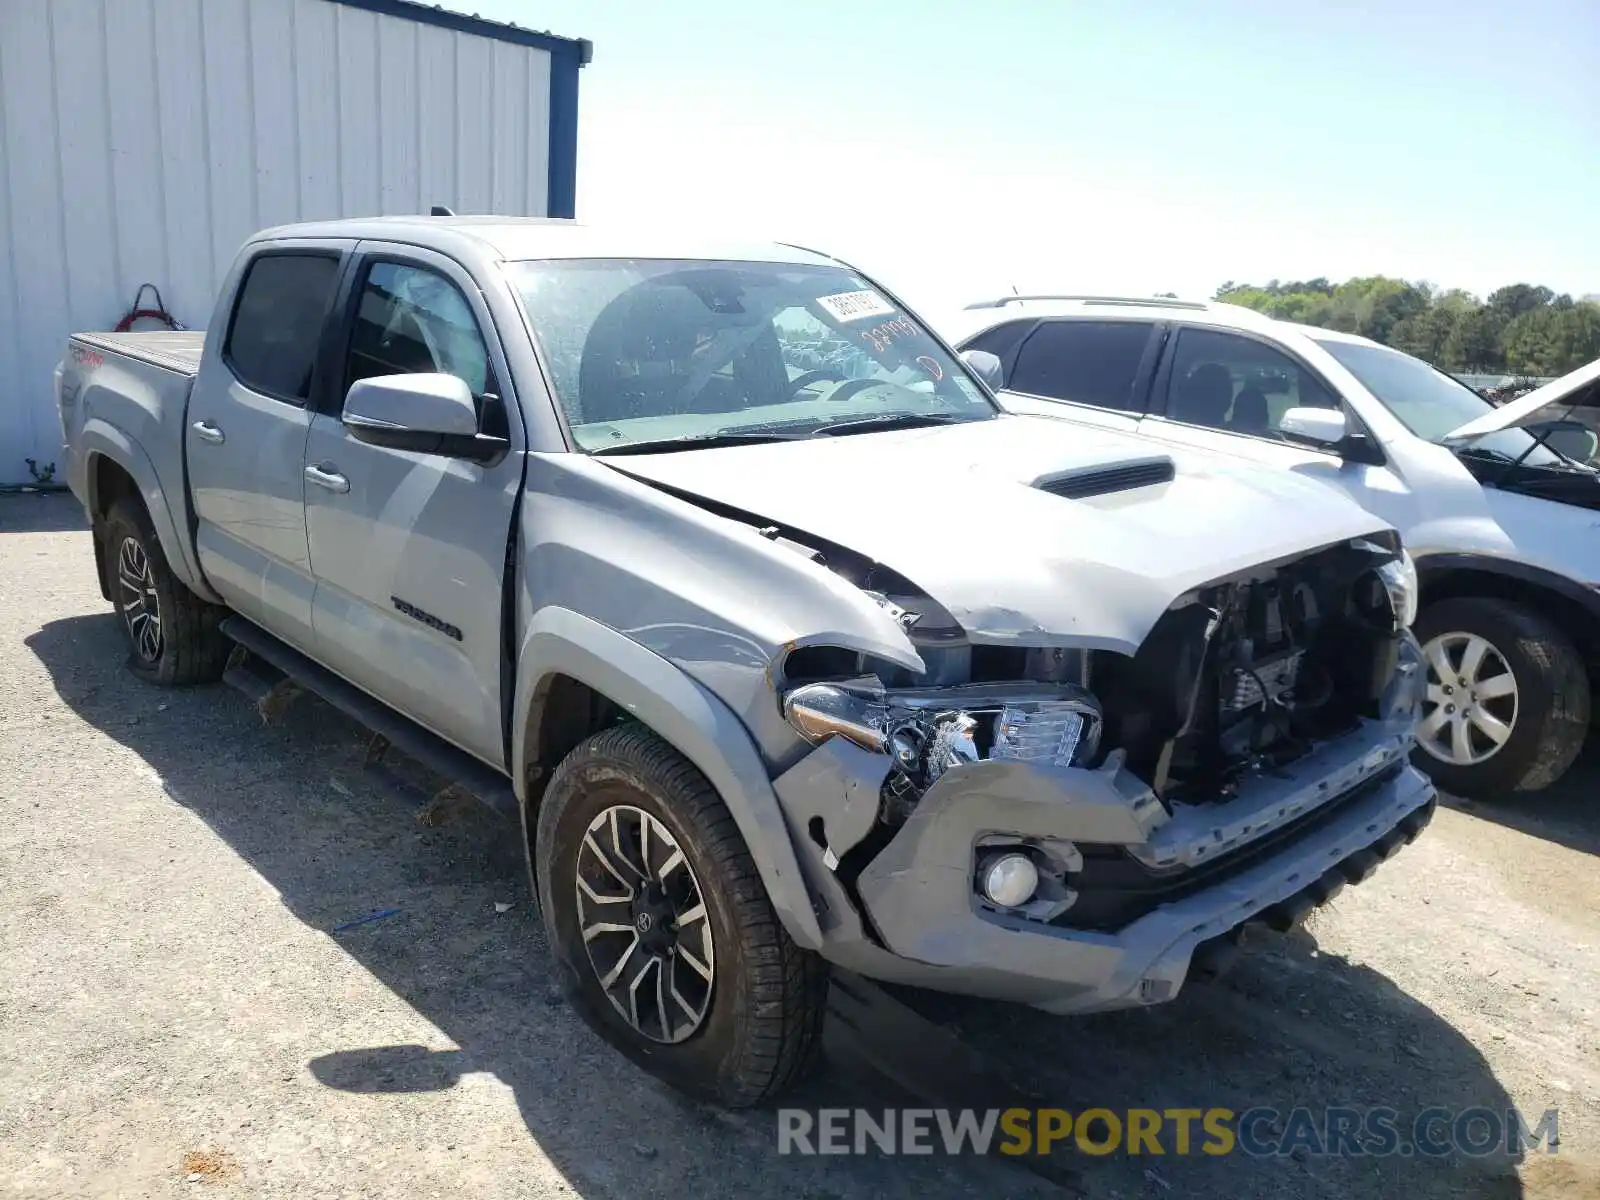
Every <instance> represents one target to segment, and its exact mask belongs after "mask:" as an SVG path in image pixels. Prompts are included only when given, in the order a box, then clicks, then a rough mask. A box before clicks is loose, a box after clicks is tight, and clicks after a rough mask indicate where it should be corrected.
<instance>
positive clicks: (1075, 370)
mask: <svg viewBox="0 0 1600 1200" xmlns="http://www.w3.org/2000/svg"><path fill="white" fill-rule="evenodd" d="M1162 328H1163V327H1162V326H1161V325H1160V324H1159V323H1157V322H1152V321H1118V320H1104V321H1101V320H1093V321H1082V320H1052V319H1049V318H1046V319H1044V320H1042V321H1040V322H1039V323H1038V324H1037V325H1036V326H1035V327H1034V329H1033V330H1032V332H1030V333H1029V334H1028V335H1027V336H1026V337H1025V338H1024V339H1023V340H1022V341H1021V343H1020V344H1019V345H1017V346H1016V348H1015V350H1014V351H1012V352H1011V353H1010V354H1008V355H1003V356H1001V361H1002V365H1003V366H1004V369H1005V375H1004V378H1005V391H1006V393H1007V395H1006V396H1005V398H1004V403H1005V406H1006V407H1007V408H1008V409H1010V410H1012V411H1013V412H1032V413H1041V414H1043V415H1046V416H1052V417H1061V418H1066V419H1068V420H1072V421H1077V422H1081V423H1082V424H1085V425H1096V426H1099V427H1100V428H1102V429H1114V430H1116V431H1117V432H1119V433H1133V432H1134V431H1135V430H1136V429H1137V428H1138V424H1139V417H1140V414H1141V413H1142V412H1143V409H1144V402H1145V396H1146V394H1147V391H1148V387H1147V384H1148V380H1149V376H1150V371H1151V370H1152V368H1153V365H1154V363H1155V358H1156V351H1157V349H1158V345H1159V335H1160V333H1161V331H1162ZM985 336H986V337H993V336H994V331H990V334H989V335H985ZM968 348H969V349H984V348H985V346H984V345H983V344H982V343H981V342H980V341H979V340H978V339H974V340H973V341H972V342H970V343H969V344H968Z"/></svg>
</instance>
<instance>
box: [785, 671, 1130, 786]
mask: <svg viewBox="0 0 1600 1200" xmlns="http://www.w3.org/2000/svg"><path fill="white" fill-rule="evenodd" d="M783 713H784V716H785V717H787V718H788V720H789V723H790V724H791V725H793V726H794V727H795V729H796V730H798V731H799V732H800V734H801V736H802V737H804V738H805V739H806V740H807V741H810V742H822V741H825V740H827V739H828V738H829V737H831V736H833V735H835V734H837V735H839V736H840V737H846V738H849V739H850V740H851V741H852V742H855V743H856V744H857V745H858V746H862V747H864V748H866V749H868V750H875V751H878V752H881V753H885V754H888V755H890V756H891V757H892V758H893V759H894V762H895V766H896V767H897V768H898V769H899V770H900V771H902V772H903V773H904V774H905V775H906V776H907V777H909V778H910V779H911V780H912V781H913V782H915V783H917V784H919V785H921V786H923V787H926V786H928V785H929V784H932V783H933V782H934V781H935V780H937V779H938V778H939V777H940V776H941V775H943V774H944V773H945V772H946V771H948V770H950V769H951V768H952V767H957V766H960V765H961V764H963V763H969V762H979V761H982V760H985V759H1010V760H1014V761H1018V762H1035V763H1044V764H1048V765H1051V766H1058V767H1068V766H1081V765H1083V764H1085V763H1088V762H1089V761H1090V760H1092V759H1093V757H1094V754H1095V751H1096V750H1097V749H1098V747H1099V743H1100V727H1101V723H1102V718H1101V712H1100V705H1099V702H1098V701H1096V700H1095V698H1094V697H1093V696H1092V695H1090V694H1089V693H1088V692H1087V691H1085V690H1084V689H1083V688H1080V687H1076V686H1074V685H1072V684H1058V683H1051V684H1040V683H1015V684H963V685H961V686H958V687H944V688H927V689H914V688H911V689H896V690H894V691H888V690H886V689H885V688H884V687H883V685H882V684H881V683H880V682H879V681H878V680H877V679H876V678H873V677H870V676H869V677H866V678H863V679H856V680H848V681H845V682H841V683H808V684H805V685H804V686H802V687H797V688H795V689H794V690H793V691H791V692H789V693H787V694H786V695H785V696H784V698H783Z"/></svg>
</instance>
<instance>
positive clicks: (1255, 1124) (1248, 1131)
mask: <svg viewBox="0 0 1600 1200" xmlns="http://www.w3.org/2000/svg"><path fill="white" fill-rule="evenodd" d="M1560 1144H1561V1137H1560V1132H1559V1113H1558V1111H1557V1110H1556V1109H1553V1108H1551V1109H1546V1110H1545V1111H1544V1112H1543V1113H1541V1114H1540V1116H1539V1119H1538V1120H1537V1121H1536V1122H1533V1123H1529V1122H1528V1121H1527V1120H1526V1119H1525V1118H1524V1117H1523V1116H1522V1114H1521V1113H1520V1112H1518V1111H1517V1110H1516V1109H1514V1108H1511V1109H1504V1110H1500V1109H1492V1108H1483V1107H1478V1108H1464V1109H1450V1108H1442V1107H1434V1108H1425V1109H1422V1110H1421V1111H1420V1112H1418V1113H1416V1114H1415V1115H1414V1116H1411V1117H1408V1118H1405V1117H1402V1116H1401V1114H1400V1113H1399V1111H1398V1110H1396V1109H1393V1108H1383V1107H1376V1108H1353V1107H1329V1108H1319V1109H1313V1108H1293V1109H1287V1110H1280V1109H1275V1108H1266V1107H1259V1108H1250V1109H1246V1110H1244V1111H1243V1112H1236V1111H1235V1110H1233V1109H1231V1108H1165V1109H1157V1108H1130V1109H1119V1110H1113V1109H1109V1108H1088V1109H1082V1110H1080V1111H1077V1112H1074V1111H1072V1110H1070V1109H1064V1108H1007V1109H993V1108H991V1109H970V1108H965V1109H951V1108H901V1109H892V1108H891V1109H877V1110H869V1109H852V1108H823V1109H817V1110H814V1111H813V1110H811V1109H802V1108H783V1109H779V1110H778V1153H779V1154H829V1155H833V1154H838V1155H847V1154H868V1153H878V1154H939V1153H943V1154H948V1155H958V1154H995V1153H998V1154H1010V1155H1029V1154H1049V1153H1051V1152H1052V1151H1053V1150H1058V1149H1059V1150H1075V1151H1077V1152H1079V1153H1083V1154H1093V1155H1103V1154H1115V1153H1118V1152H1121V1153H1124V1154H1130V1155H1133V1154H1143V1155H1165V1154H1174V1155H1189V1154H1208V1155H1226V1154H1246V1155H1249V1156H1251V1157H1253V1158H1266V1157H1272V1156H1278V1155H1289V1154H1295V1153H1296V1152H1300V1153H1303V1154H1313V1155H1318V1156H1323V1155H1326V1156H1333V1157H1349V1158H1354V1157H1387V1156H1390V1155H1398V1156H1400V1157H1402V1158H1410V1157H1412V1156H1413V1155H1420V1156H1424V1157H1430V1158H1438V1157H1443V1156H1445V1155H1449V1154H1465V1155H1468V1156H1471V1157H1484V1156H1487V1155H1490V1154H1496V1153H1506V1154H1520V1153H1522V1152H1524V1151H1529V1150H1538V1149H1540V1148H1543V1149H1544V1150H1545V1152H1547V1153H1550V1154H1555V1153H1556V1152H1557V1149H1558V1147H1559V1146H1560Z"/></svg>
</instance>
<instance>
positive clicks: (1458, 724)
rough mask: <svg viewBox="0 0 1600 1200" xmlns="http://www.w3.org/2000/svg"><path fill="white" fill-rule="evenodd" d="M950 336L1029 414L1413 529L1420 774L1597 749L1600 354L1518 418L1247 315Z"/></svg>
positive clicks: (1478, 774)
mask: <svg viewBox="0 0 1600 1200" xmlns="http://www.w3.org/2000/svg"><path fill="white" fill-rule="evenodd" d="M946 332H947V333H949V334H951V335H952V340H954V341H956V342H957V344H958V345H959V346H960V347H961V348H962V349H963V350H965V351H967V352H969V358H970V359H971V360H972V361H973V363H974V365H975V366H978V368H979V370H980V371H981V372H985V373H987V374H989V376H990V380H991V382H992V383H993V384H994V385H995V386H996V388H997V389H999V390H1000V391H1001V400H1002V402H1003V403H1004V404H1005V405H1006V406H1007V407H1009V408H1011V409H1013V410H1014V411H1020V412H1030V413H1036V414H1043V415H1047V416H1054V417H1058V418H1062V419H1065V420H1069V421H1075V422H1079V423H1082V424H1085V425H1095V426H1100V427H1102V428H1109V429H1116V430H1119V431H1122V432H1131V433H1137V434H1140V435H1142V436H1145V437H1149V438H1152V439H1154V440H1157V441H1161V442H1169V443H1176V444H1181V445H1185V446H1200V447H1205V448H1208V449H1212V450H1220V451H1224V452H1226V453H1229V454H1233V455H1237V456H1240V457H1243V458H1248V459H1251V460H1254V461H1256V462H1260V463H1264V464H1270V465H1272V466H1277V467H1282V468H1284V469H1286V470H1291V471H1295V472H1298V473H1300V474H1302V475H1307V476H1311V477H1313V478H1316V479H1321V480H1325V481H1326V482H1328V483H1330V484H1333V485H1335V486H1337V487H1339V488H1342V489H1343V490H1344V491H1345V492H1347V493H1348V494H1349V495H1351V496H1352V497H1354V498H1355V499H1356V500H1357V501H1359V502H1360V503H1361V504H1362V505H1364V506H1365V507H1366V508H1368V509H1369V510H1371V511H1372V512H1373V513H1375V514H1377V515H1378V516H1380V517H1382V518H1383V519H1384V520H1386V521H1388V522H1389V523H1390V524H1392V525H1394V526H1395V527H1396V528H1398V529H1399V530H1400V532H1401V534H1402V536H1403V537H1404V538H1405V541H1406V545H1407V547H1408V548H1409V549H1410V551H1411V553H1412V555H1413V556H1414V557H1415V559H1416V562H1417V566H1418V569H1419V571H1420V573H1421V576H1422V605H1423V607H1422V610H1421V613H1420V615H1419V617H1418V619H1417V624H1416V628H1417V634H1418V636H1419V637H1420V638H1421V640H1422V641H1423V643H1424V646H1425V648H1426V652H1427V658H1428V692H1427V700H1426V703H1425V706H1424V710H1423V718H1422V721H1421V724H1420V725H1419V727H1418V733H1417V744H1418V752H1417V761H1418V765H1420V766H1423V767H1424V768H1426V769H1427V770H1428V771H1429V772H1430V773H1431V774H1432V775H1433V776H1434V778H1435V780H1436V781H1437V782H1438V783H1439V784H1440V785H1441V786H1442V787H1444V788H1445V789H1447V790H1449V791H1453V792H1457V793H1459V794H1463V795H1474V794H1477V795H1482V794H1495V793H1504V792H1507V791H1534V790H1537V789H1539V788H1543V787H1546V786H1548V785H1549V784H1551V783H1553V782H1554V781H1555V780H1556V779H1558V778H1559V777H1560V776H1561V775H1562V774H1563V773H1564V772H1565V771H1566V770H1567V768H1568V767H1569V766H1570V765H1571V764H1572V761H1573V759H1574V758H1576V757H1577V754H1578V751H1579V750H1580V749H1581V747H1582V745H1583V741H1584V738H1585V737H1586V736H1587V733H1588V729H1589V714H1590V692H1591V677H1592V676H1594V675H1596V674H1597V673H1600V672H1597V663H1600V515H1595V514H1596V510H1600V470H1597V467H1596V464H1600V453H1597V445H1600V439H1597V437H1596V430H1597V429H1600V362H1595V363H1590V364H1589V365H1588V366H1586V367H1583V368H1580V369H1579V370H1578V371H1575V372H1573V373H1572V374H1570V375H1568V376H1566V377H1564V378H1562V379H1558V380H1556V381H1555V382H1554V383H1551V384H1547V385H1546V386H1545V387H1542V388H1540V389H1539V390H1538V391H1537V392H1534V393H1531V394H1530V395H1528V396H1525V397H1523V398H1522V399H1520V400H1517V401H1514V402H1513V403H1511V404H1509V405H1506V406H1505V407H1503V408H1498V409H1497V408H1494V407H1493V406H1492V405H1490V404H1489V402H1488V401H1486V400H1484V399H1482V398H1481V397H1479V396H1478V395H1477V394H1476V393H1475V392H1473V391H1471V390H1470V389H1469V388H1467V387H1465V386H1463V385H1462V384H1460V383H1458V382H1457V381H1455V380H1454V379H1451V378H1450V377H1449V376H1447V375H1444V374H1441V373H1440V372H1438V371H1435V370H1434V369H1433V368H1432V367H1430V366H1428V365H1427V364H1426V363H1424V362H1422V361H1421V360H1419V359H1416V358H1412V357H1411V356H1409V355H1406V354H1402V353H1400V352H1398V351H1396V350H1391V349H1388V348H1387V347H1384V346H1381V345H1379V344H1378V343H1376V342H1373V341H1369V340H1368V339H1366V338H1361V337H1355V336H1353V335H1351V334H1347V333H1339V332H1336V331H1334V330H1329V329H1318V328H1313V327H1310V326H1305V325H1293V324H1289V323H1286V322H1283V321H1275V320H1273V319H1271V318H1270V317H1265V316H1262V315H1261V314H1260V313H1256V312H1252V311H1251V310H1249V309H1245V308H1239V307H1237V306H1235V305H1230V304H1217V303H1201V302H1191V301H1181V300H1130V299H1122V298H1117V297H1096V296H1007V297H1002V298H1000V299H997V300H984V301H980V302H978V303H976V304H972V305H969V306H968V307H967V309H966V310H964V311H963V312H962V314H961V317H960V319H959V320H958V321H956V322H953V323H951V324H949V325H947V326H946ZM986 355H992V356H993V357H994V360H997V361H990V360H989V359H988V358H987V357H986Z"/></svg>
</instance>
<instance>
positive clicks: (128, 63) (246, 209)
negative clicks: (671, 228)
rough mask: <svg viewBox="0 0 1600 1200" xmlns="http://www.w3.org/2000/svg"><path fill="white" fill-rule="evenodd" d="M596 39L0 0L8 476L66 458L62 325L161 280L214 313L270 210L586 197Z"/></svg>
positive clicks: (322, 3) (260, 13) (194, 311)
mask: <svg viewBox="0 0 1600 1200" xmlns="http://www.w3.org/2000/svg"><path fill="white" fill-rule="evenodd" d="M590 53H591V47H590V44H589V43H588V42H586V41H579V40H574V39H569V38H561V37H555V36H553V35H550V34H546V33H535V32H532V31H530V30H527V29H523V28H520V27H518V26H514V25H501V24H498V23H496V22H492V21H484V20H480V19H478V18H475V17H468V16H462V15H459V14H456V13H453V12H447V11H444V10H442V9H439V8H433V7H425V6H423V5H421V4H414V3H409V2H407V0H0V484H5V483H19V482H28V481H29V480H30V477H31V476H32V472H31V471H30V468H29V466H28V464H27V462H26V460H27V459H29V458H32V459H34V460H35V464H36V467H37V469H38V470H39V471H40V472H47V471H48V469H49V465H50V464H51V463H53V462H54V461H55V459H56V458H57V457H58V454H59V447H60V440H61V434H60V427H59V424H58V422H57V418H56V414H55V406H54V400H53V397H52V395H51V392H50V381H51V372H52V370H53V369H54V367H55V364H56V361H57V359H58V358H59V357H60V355H61V352H62V346H63V343H64V341H65V339H66V337H67V335H68V333H70V332H72V331H74V330H80V329H109V328H111V327H112V326H113V325H115V323H116V322H117V320H118V318H119V317H120V316H121V315H122V314H123V312H124V311H125V310H126V309H127V308H128V307H129V305H130V303H131V302H132V300H133V298H134V293H135V292H136V290H137V289H138V288H139V285H140V284H142V283H145V282H149V283H153V284H155V285H156V286H157V287H158V288H159V289H160V292H161V295H162V297H163V299H164V301H165V303H166V307H167V309H168V310H169V311H170V312H171V313H172V314H173V316H175V317H176V318H177V319H178V320H179V321H181V322H182V323H183V324H185V325H187V326H189V327H190V328H196V329H198V328H202V327H204V326H205V324H206V323H207V322H208V321H209V319H210V315H211V301H212V297H213V294H214V292H215V289H216V288H217V286H218V284H219V283H220V282H221V280H222V276H223V274H224V273H225V272H226V270H227V268H228V264H229V263H230V261H231V260H232V258H233V254H234V251H235V250H236V249H237V248H238V246H239V244H240V243H241V242H243V240H244V239H245V238H246V237H247V236H248V235H249V234H251V233H253V232H254V231H255V230H257V229H261V228H263V227H265V226H269V225H277V224H281V223H284V222H288V221H299V220H313V219H317V218H325V217H340V216H366V215H373V214H380V213H414V212H427V211H428V209H429V207H430V206H431V205H433V204H444V205H447V206H449V207H450V208H452V209H454V210H455V211H456V212H496V213H509V214H522V215H534V216H545V215H549V216H571V215H573V204H574V184H575V179H576V160H577V121H578V71H579V68H580V67H582V66H583V65H584V64H585V63H587V62H588V61H589V58H590ZM146 298H147V300H148V295H147V297H146Z"/></svg>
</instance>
